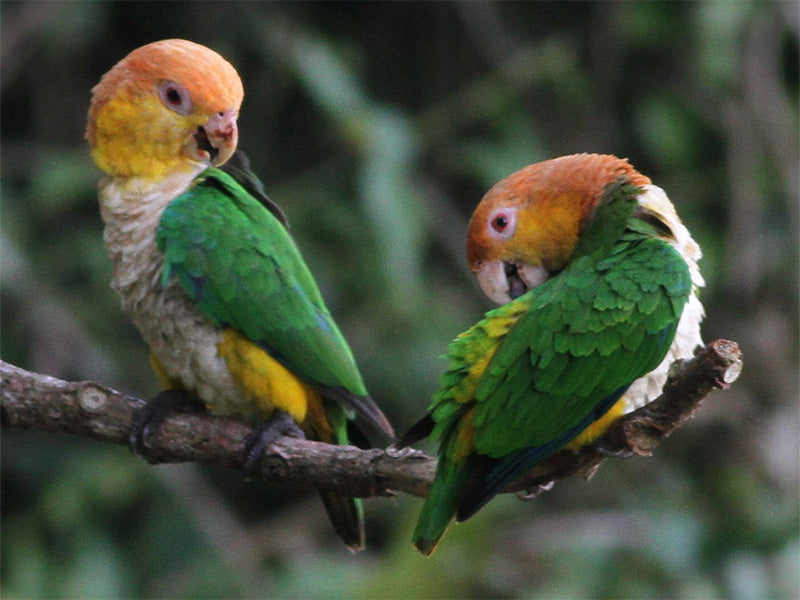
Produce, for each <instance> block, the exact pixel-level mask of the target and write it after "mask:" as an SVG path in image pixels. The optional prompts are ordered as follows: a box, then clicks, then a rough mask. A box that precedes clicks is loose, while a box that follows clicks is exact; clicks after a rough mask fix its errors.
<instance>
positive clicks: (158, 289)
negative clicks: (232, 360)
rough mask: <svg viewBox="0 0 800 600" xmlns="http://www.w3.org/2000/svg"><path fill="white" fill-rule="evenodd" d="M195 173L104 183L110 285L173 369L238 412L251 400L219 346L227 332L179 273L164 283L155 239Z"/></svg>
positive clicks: (208, 398)
mask: <svg viewBox="0 0 800 600" xmlns="http://www.w3.org/2000/svg"><path fill="white" fill-rule="evenodd" d="M195 174H196V173H188V174H186V175H183V174H182V175H181V176H180V177H177V178H173V179H171V180H170V181H168V182H166V183H164V184H161V185H159V186H155V187H154V186H149V187H148V186H136V185H131V184H130V183H129V184H127V185H120V184H117V183H115V182H114V181H109V182H107V183H105V184H103V185H101V188H100V206H101V210H100V212H101V215H102V217H103V221H104V222H105V225H106V227H105V231H104V234H103V238H104V240H105V243H106V248H107V250H108V255H109V258H110V259H111V261H112V263H113V275H112V280H111V287H112V288H113V289H114V290H115V291H116V292H117V293H118V294H119V296H120V299H121V301H122V309H123V310H124V311H125V312H126V313H127V314H128V315H129V316H130V317H131V319H132V320H133V323H134V324H135V325H136V327H137V329H138V330H139V332H140V333H141V335H142V337H143V338H144V340H145V342H146V343H147V345H148V346H149V348H150V351H151V352H152V353H153V354H154V355H155V356H156V358H157V359H158V361H159V362H160V363H161V365H162V366H163V367H164V369H165V370H166V372H167V374H168V375H169V376H170V377H172V378H175V379H177V380H179V381H180V382H181V383H182V384H183V386H184V387H185V388H186V389H187V390H190V391H192V392H194V393H195V394H197V396H198V397H199V398H200V399H201V400H203V401H204V402H206V403H207V404H209V405H212V408H213V409H214V410H215V412H220V413H232V412H233V413H236V412H240V411H239V410H237V408H241V407H244V406H245V405H246V403H245V399H244V398H243V397H242V395H241V393H240V392H239V390H238V389H237V388H236V386H235V384H234V382H233V380H232V378H231V376H230V373H229V371H228V368H227V365H226V364H225V361H224V359H222V358H221V357H220V356H219V355H218V354H217V346H218V344H219V343H220V341H221V340H222V332H221V331H220V330H219V329H218V328H216V327H214V325H213V324H212V323H211V322H210V321H209V320H208V319H207V318H206V317H205V316H204V315H203V314H202V313H201V312H200V310H199V309H198V308H197V306H196V305H195V304H194V303H193V302H192V301H191V300H190V299H189V297H188V296H187V295H186V293H185V292H184V291H183V289H182V288H181V287H180V284H179V283H178V282H177V281H175V280H172V281H171V282H170V283H169V284H168V285H167V286H166V287H165V286H162V284H161V275H162V272H163V266H164V256H163V254H162V253H161V251H160V250H159V249H158V247H157V245H156V238H155V234H156V229H157V227H158V222H159V220H160V218H161V214H162V213H163V211H164V209H165V208H166V206H167V204H169V202H170V201H171V200H172V199H173V198H175V197H176V196H178V195H179V194H180V193H182V192H183V191H184V190H185V189H186V188H187V187H188V185H189V184H190V182H191V180H192V179H193V178H194V176H195Z"/></svg>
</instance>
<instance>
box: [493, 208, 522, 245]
mask: <svg viewBox="0 0 800 600" xmlns="http://www.w3.org/2000/svg"><path fill="white" fill-rule="evenodd" d="M487 225H488V226H489V234H490V235H491V236H493V237H496V238H500V239H503V240H507V239H509V238H510V237H512V236H513V235H514V232H515V231H516V230H517V209H516V208H497V209H495V210H493V211H492V212H491V213H490V214H489V218H488V219H487Z"/></svg>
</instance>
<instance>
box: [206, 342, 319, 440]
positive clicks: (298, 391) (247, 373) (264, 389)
mask: <svg viewBox="0 0 800 600" xmlns="http://www.w3.org/2000/svg"><path fill="white" fill-rule="evenodd" d="M218 351H219V354H220V356H222V357H223V358H224V359H225V362H226V363H227V365H228V369H229V370H230V373H231V376H232V377H233V380H234V381H235V382H236V383H237V385H238V386H239V388H240V389H241V390H242V391H243V392H244V394H245V395H246V397H247V400H248V401H250V402H252V403H253V404H254V405H256V406H257V407H258V409H259V412H260V413H262V414H263V416H264V418H266V417H268V416H269V415H270V414H271V413H272V411H273V410H274V409H276V408H277V409H279V410H282V411H284V412H286V413H288V414H289V415H291V417H292V418H293V419H294V420H295V422H297V423H298V424H299V425H301V426H303V425H304V424H306V420H307V419H309V420H310V423H309V426H311V427H312V430H313V431H314V432H315V433H316V434H317V435H316V436H315V437H318V438H319V439H323V438H324V437H327V436H325V435H324V433H323V432H321V431H319V429H320V427H321V428H322V429H323V430H328V431H329V427H328V425H327V419H326V418H325V414H324V411H323V409H322V400H321V397H320V393H319V392H318V391H317V390H316V389H314V388H313V387H312V386H311V385H309V384H307V383H306V382H304V381H303V380H301V379H300V378H299V377H297V375H295V374H294V373H292V372H291V371H289V369H287V368H286V367H284V366H283V365H282V364H281V363H280V362H278V361H277V360H275V359H274V358H273V357H271V356H270V355H269V354H268V353H267V352H266V351H265V350H264V349H262V348H261V347H260V346H258V345H256V344H254V343H253V342H251V341H250V340H248V339H247V338H245V337H244V336H243V335H242V334H240V333H238V332H237V331H235V330H233V329H226V330H225V331H224V333H223V340H222V342H220V344H219V346H218Z"/></svg>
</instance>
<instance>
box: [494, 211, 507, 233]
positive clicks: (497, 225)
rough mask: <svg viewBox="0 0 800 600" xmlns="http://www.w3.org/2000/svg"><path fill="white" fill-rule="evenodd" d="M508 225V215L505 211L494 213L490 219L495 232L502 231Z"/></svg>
mask: <svg viewBox="0 0 800 600" xmlns="http://www.w3.org/2000/svg"><path fill="white" fill-rule="evenodd" d="M506 227H508V215H506V214H505V213H500V214H499V215H495V217H494V218H493V219H492V229H494V230H495V231H496V232H497V233H503V232H504V231H505V230H506Z"/></svg>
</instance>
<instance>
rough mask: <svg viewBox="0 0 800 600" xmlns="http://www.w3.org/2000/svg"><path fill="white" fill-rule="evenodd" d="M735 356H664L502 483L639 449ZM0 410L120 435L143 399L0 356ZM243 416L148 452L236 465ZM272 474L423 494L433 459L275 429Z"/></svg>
mask: <svg viewBox="0 0 800 600" xmlns="http://www.w3.org/2000/svg"><path fill="white" fill-rule="evenodd" d="M741 366H742V357H741V353H740V351H739V347H738V346H737V345H736V343H735V342H729V341H727V340H717V341H715V342H712V343H710V344H708V345H707V346H706V347H705V348H703V349H702V350H701V351H700V352H699V353H698V355H697V356H695V357H694V358H692V359H691V360H688V361H679V362H678V363H675V364H674V365H673V368H672V371H671V373H670V377H669V379H668V381H667V384H666V385H665V387H664V392H663V394H662V395H661V396H660V397H659V398H658V399H656V400H655V401H653V402H651V403H650V404H648V405H647V406H644V407H642V408H641V409H639V410H637V411H635V412H632V413H630V414H628V415H625V416H624V417H622V418H621V419H619V420H618V421H616V422H615V423H614V424H613V425H612V426H611V427H610V428H609V430H608V431H607V433H606V434H605V435H604V436H603V437H602V438H601V439H600V440H599V441H598V443H597V444H595V445H593V446H590V447H587V448H584V449H583V450H581V451H580V452H572V451H562V452H559V453H557V454H555V455H553V456H552V457H550V458H549V459H548V460H546V461H545V462H543V463H541V464H540V465H537V466H536V467H535V468H534V469H533V470H531V471H530V472H529V473H528V474H526V475H525V476H524V477H522V478H520V479H519V480H518V481H517V482H515V483H514V484H513V485H512V486H510V487H509V488H508V489H507V490H506V491H507V492H511V491H519V490H529V491H530V490H533V491H534V492H535V491H536V490H539V489H542V488H544V487H547V486H548V485H549V484H550V483H551V482H553V481H555V480H557V479H561V478H564V477H567V476H571V475H588V474H591V473H592V472H594V470H595V469H596V468H597V467H598V466H599V464H600V463H601V462H602V461H603V460H604V459H605V458H607V457H608V456H611V455H630V454H638V455H643V456H646V455H649V454H650V453H652V450H653V448H654V447H655V446H656V445H658V443H660V442H661V440H663V439H664V438H666V437H667V436H669V435H670V433H672V431H674V430H675V429H676V428H677V427H678V426H680V425H681V424H682V423H684V422H685V421H686V420H687V419H689V418H691V416H692V415H693V414H694V413H695V412H696V411H697V409H698V407H699V405H700V402H701V401H702V400H703V398H705V397H706V396H707V395H708V394H709V393H710V392H711V391H712V390H714V389H725V388H727V387H728V386H729V385H730V384H731V383H733V381H735V380H736V378H737V377H738V375H739V372H740V371H741ZM0 377H2V389H0V417H1V418H2V424H3V426H4V427H17V428H35V429H43V430H48V431H62V432H67V433H72V434H75V435H79V436H83V437H89V438H95V439H98V440H102V441H106V442H110V443H114V444H127V443H128V430H129V428H130V425H131V423H132V421H133V418H134V415H135V413H136V411H137V410H138V409H140V408H141V407H142V406H143V405H144V401H143V400H140V399H138V398H134V397H132V396H128V395H126V394H122V393H120V392H117V391H115V390H113V389H111V388H109V387H106V386H103V385H100V384H98V383H95V382H91V381H84V382H67V381H62V380H60V379H56V378H53V377H49V376H47V375H41V374H38V373H31V372H29V371H25V370H23V369H20V368H18V367H15V366H13V365H10V364H8V363H5V362H3V361H0ZM249 432H250V427H249V426H248V425H246V424H244V423H241V422H239V421H236V420H234V419H229V418H221V417H214V416H212V415H209V414H205V413H182V414H176V415H174V416H171V417H169V418H167V419H166V420H165V421H164V423H163V425H162V426H161V428H160V429H159V430H158V432H157V433H156V434H155V435H153V436H151V438H149V439H148V443H147V448H146V451H147V454H146V458H147V460H149V461H151V462H187V461H193V462H201V463H207V464H213V465H216V466H223V467H232V468H242V464H241V461H240V458H239V455H240V452H241V449H242V440H243V439H244V437H245V436H246V435H247V434H248V433H249ZM260 466H261V473H262V476H263V477H264V479H266V480H268V481H272V482H291V483H292V484H295V485H300V486H306V487H324V488H334V489H338V490H342V491H343V492H346V493H347V494H348V495H352V496H362V497H367V496H376V495H387V494H389V493H391V491H395V490H396V491H402V492H406V493H408V494H413V495H415V496H425V495H426V494H427V491H428V488H429V486H430V484H431V481H432V480H433V476H434V473H435V470H436V460H435V459H434V458H431V457H429V456H426V455H424V454H422V453H421V452H417V451H414V450H396V449H393V448H388V449H386V450H381V449H371V450H362V449H359V448H355V447H352V446H332V445H329V444H323V443H320V442H312V441H306V440H297V439H293V438H281V439H279V440H278V441H276V442H275V443H274V444H272V445H271V446H270V447H269V449H268V451H267V452H265V453H264V456H263V457H262V459H261V465H260Z"/></svg>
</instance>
